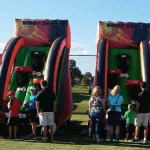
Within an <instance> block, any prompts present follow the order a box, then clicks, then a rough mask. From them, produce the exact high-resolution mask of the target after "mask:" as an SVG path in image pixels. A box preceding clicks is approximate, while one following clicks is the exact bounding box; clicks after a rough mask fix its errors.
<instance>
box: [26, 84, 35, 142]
mask: <svg viewBox="0 0 150 150" xmlns="http://www.w3.org/2000/svg"><path fill="white" fill-rule="evenodd" d="M30 93H31V96H30V101H29V102H30V103H29V111H30V120H31V126H32V134H31V135H28V138H29V139H33V140H35V139H36V115H37V111H36V88H35V87H34V86H32V87H30Z"/></svg>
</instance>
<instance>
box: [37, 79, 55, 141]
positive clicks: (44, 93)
mask: <svg viewBox="0 0 150 150" xmlns="http://www.w3.org/2000/svg"><path fill="white" fill-rule="evenodd" d="M40 85H41V88H42V90H41V91H40V92H38V94H37V102H36V108H37V113H38V115H39V121H40V125H41V126H42V131H43V135H44V138H43V139H42V142H47V125H48V126H49V132H50V135H51V141H53V140H54V139H53V124H54V110H55V107H56V97H55V94H54V92H53V91H52V90H50V89H48V88H47V81H46V80H43V81H41V82H40Z"/></svg>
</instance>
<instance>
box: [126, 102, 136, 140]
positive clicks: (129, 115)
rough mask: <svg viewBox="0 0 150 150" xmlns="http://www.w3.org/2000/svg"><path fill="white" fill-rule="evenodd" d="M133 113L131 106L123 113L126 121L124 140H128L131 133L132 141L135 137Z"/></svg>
mask: <svg viewBox="0 0 150 150" xmlns="http://www.w3.org/2000/svg"><path fill="white" fill-rule="evenodd" d="M134 114H135V111H134V110H133V105H132V104H129V105H128V111H126V112H125V116H124V118H125V119H126V139H125V141H127V140H128V136H129V133H132V135H133V139H134V136H135V127H134V121H135V116H134Z"/></svg>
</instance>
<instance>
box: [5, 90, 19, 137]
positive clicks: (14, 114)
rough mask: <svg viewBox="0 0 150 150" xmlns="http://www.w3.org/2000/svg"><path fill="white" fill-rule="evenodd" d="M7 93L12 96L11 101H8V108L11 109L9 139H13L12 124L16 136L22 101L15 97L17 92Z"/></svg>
mask: <svg viewBox="0 0 150 150" xmlns="http://www.w3.org/2000/svg"><path fill="white" fill-rule="evenodd" d="M7 95H8V96H9V98H10V101H9V102H8V105H7V106H8V109H10V112H9V118H8V123H7V124H8V125H9V139H11V132H12V126H14V138H16V134H17V125H18V119H19V118H18V114H19V109H20V101H19V100H18V99H16V98H15V92H14V91H9V93H8V94H7Z"/></svg>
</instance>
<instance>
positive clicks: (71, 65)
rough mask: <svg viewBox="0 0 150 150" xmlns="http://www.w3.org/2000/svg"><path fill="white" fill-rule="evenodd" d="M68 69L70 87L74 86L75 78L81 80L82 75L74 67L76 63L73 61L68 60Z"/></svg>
mask: <svg viewBox="0 0 150 150" xmlns="http://www.w3.org/2000/svg"><path fill="white" fill-rule="evenodd" d="M69 69H70V76H71V83H72V85H73V84H75V80H74V79H75V78H79V79H80V80H82V78H83V75H82V73H81V71H80V69H79V68H78V67H76V61H75V60H73V59H70V60H69Z"/></svg>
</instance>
